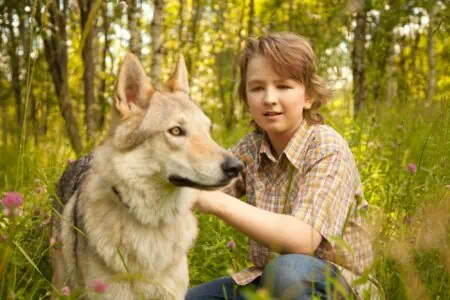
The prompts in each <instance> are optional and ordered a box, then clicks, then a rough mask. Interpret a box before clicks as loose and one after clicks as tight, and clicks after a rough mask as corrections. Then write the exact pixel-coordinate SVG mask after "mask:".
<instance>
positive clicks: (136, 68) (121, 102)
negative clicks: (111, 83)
mask: <svg viewBox="0 0 450 300" xmlns="http://www.w3.org/2000/svg"><path fill="white" fill-rule="evenodd" d="M153 92H154V88H153V86H152V84H151V82H150V80H149V79H148V78H147V75H146V74H145V71H144V68H143V67H142V65H141V62H140V61H139V59H138V58H137V57H136V56H135V55H134V54H132V53H128V54H127V55H126V56H125V58H124V60H123V62H122V65H121V67H120V71H119V77H118V80H117V83H116V92H115V101H114V106H115V108H116V110H117V111H118V113H119V114H120V115H121V117H122V118H127V117H128V116H129V114H130V112H131V109H132V108H133V107H137V108H140V109H142V110H143V109H146V108H147V107H148V105H149V100H150V98H151V95H152V94H153Z"/></svg>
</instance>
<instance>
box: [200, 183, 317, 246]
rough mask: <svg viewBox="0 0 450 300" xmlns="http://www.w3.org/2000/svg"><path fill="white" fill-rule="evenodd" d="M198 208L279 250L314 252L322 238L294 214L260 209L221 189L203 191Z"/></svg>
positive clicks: (263, 243) (261, 242) (259, 241)
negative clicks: (220, 190)
mask: <svg viewBox="0 0 450 300" xmlns="http://www.w3.org/2000/svg"><path fill="white" fill-rule="evenodd" d="M197 207H198V208H199V209H200V210H201V211H203V212H205V213H211V214H214V215H216V216H217V217H219V218H221V219H222V220H224V221H225V222H227V223H228V224H230V225H231V226H233V227H235V228H236V229H238V230H239V231H241V232H242V233H244V234H246V235H247V236H249V237H250V238H252V239H253V240H255V241H257V242H258V243H260V244H262V245H265V246H268V247H269V248H271V249H273V250H274V251H276V252H280V253H297V254H308V255H313V254H314V252H315V251H316V249H317V247H318V246H319V244H320V242H321V241H322V236H321V234H320V233H319V232H318V231H317V230H316V229H314V228H313V227H311V226H310V225H308V224H307V223H305V222H302V221H301V220H299V219H296V218H295V217H293V216H291V215H284V214H277V213H273V212H269V211H266V210H263V209H259V208H257V207H254V206H252V205H249V204H247V203H245V202H243V201H241V200H239V199H236V198H234V197H231V196H229V195H227V194H224V193H222V192H219V191H213V192H207V191H202V192H200V194H199V197H198V198H197Z"/></svg>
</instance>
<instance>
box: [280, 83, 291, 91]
mask: <svg viewBox="0 0 450 300" xmlns="http://www.w3.org/2000/svg"><path fill="white" fill-rule="evenodd" d="M278 88H279V89H282V90H285V89H290V88H291V87H290V86H289V85H286V84H282V85H279V86H278Z"/></svg>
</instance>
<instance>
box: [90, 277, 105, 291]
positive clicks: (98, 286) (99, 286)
mask: <svg viewBox="0 0 450 300" xmlns="http://www.w3.org/2000/svg"><path fill="white" fill-rule="evenodd" d="M91 287H92V289H93V290H94V292H96V293H97V294H103V293H105V292H106V290H107V289H108V284H107V283H106V282H105V281H104V280H103V279H102V278H96V279H94V280H92V282H91Z"/></svg>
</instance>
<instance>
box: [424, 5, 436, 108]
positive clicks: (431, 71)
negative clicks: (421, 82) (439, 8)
mask: <svg viewBox="0 0 450 300" xmlns="http://www.w3.org/2000/svg"><path fill="white" fill-rule="evenodd" d="M435 15H436V4H433V5H432V6H431V7H430V9H429V10H428V18H429V22H428V30H427V38H428V40H427V52H428V88H427V100H426V105H427V106H428V105H430V104H431V102H432V101H433V97H434V93H435V89H436V61H435V57H434V37H433V22H434V17H435Z"/></svg>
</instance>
